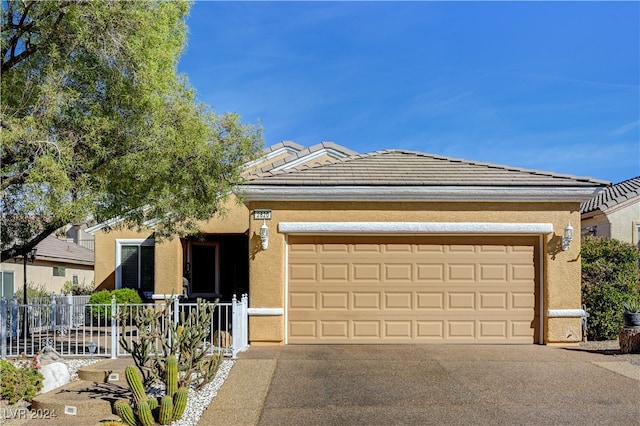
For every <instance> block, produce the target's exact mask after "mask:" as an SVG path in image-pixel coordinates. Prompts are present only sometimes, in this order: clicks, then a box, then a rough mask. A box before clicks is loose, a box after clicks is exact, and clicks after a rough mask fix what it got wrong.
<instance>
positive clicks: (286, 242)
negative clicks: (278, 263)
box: [284, 234, 289, 345]
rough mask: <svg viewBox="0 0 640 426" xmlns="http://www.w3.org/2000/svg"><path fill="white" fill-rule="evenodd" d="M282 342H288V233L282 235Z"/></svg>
mask: <svg viewBox="0 0 640 426" xmlns="http://www.w3.org/2000/svg"><path fill="white" fill-rule="evenodd" d="M284 344H285V345H288V344H289V235H287V234H285V236H284Z"/></svg>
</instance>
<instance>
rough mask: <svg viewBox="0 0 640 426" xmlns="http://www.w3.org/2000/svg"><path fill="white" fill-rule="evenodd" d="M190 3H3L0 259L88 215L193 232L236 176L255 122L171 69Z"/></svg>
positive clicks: (251, 154) (256, 131) (253, 141)
mask: <svg viewBox="0 0 640 426" xmlns="http://www.w3.org/2000/svg"><path fill="white" fill-rule="evenodd" d="M189 8H190V3H189V2H188V1H185V0H175V1H162V0H148V1H147V0H144V1H143V0H132V1H117V0H102V1H75V0H51V1H26V0H25V1H19V0H7V1H6V2H3V5H2V17H1V19H2V33H1V37H2V47H1V56H2V80H1V91H0V96H1V102H0V119H1V125H2V144H1V146H0V154H1V161H0V176H1V179H2V180H1V183H0V196H1V200H0V209H1V210H2V215H3V218H2V219H3V220H2V222H3V226H2V228H1V230H0V235H1V244H2V257H1V260H2V261H4V260H6V259H7V258H9V257H10V256H11V254H15V253H12V252H11V248H12V247H13V248H15V249H17V251H18V252H19V253H23V252H26V251H28V250H29V249H30V248H32V247H34V246H35V245H36V244H37V243H39V242H40V241H42V240H43V239H44V238H45V237H46V236H47V235H49V234H51V233H53V232H54V231H55V230H56V229H58V228H60V227H61V226H63V225H65V224H67V223H74V222H81V221H83V220H85V219H86V217H87V216H91V217H93V218H94V219H95V220H96V221H98V222H104V221H105V220H107V219H113V218H120V219H122V220H121V221H120V222H118V226H124V227H129V228H140V227H143V226H144V224H145V223H147V221H149V220H154V221H155V227H154V231H155V233H156V234H155V237H156V239H159V238H161V237H163V236H164V237H166V236H169V235H175V234H183V233H191V232H194V231H195V230H197V223H198V221H203V220H208V219H210V218H211V216H212V215H214V214H216V212H219V211H220V209H221V205H222V203H223V201H224V200H225V197H226V196H228V195H229V194H231V193H232V192H233V190H234V189H235V188H236V186H237V185H238V184H240V183H242V177H241V172H242V166H243V164H245V163H246V162H247V161H250V160H252V159H253V158H255V155H256V154H257V153H258V152H259V150H260V148H261V144H262V136H261V130H260V128H259V127H256V126H253V125H244V124H241V123H240V118H239V116H238V115H237V114H223V115H218V114H216V113H214V112H213V111H212V110H211V109H210V108H209V107H207V106H206V105H203V104H200V103H198V102H197V101H196V94H195V91H194V90H193V88H192V87H190V86H189V84H188V82H187V79H186V77H185V76H183V75H179V74H178V72H177V63H178V58H179V56H180V54H181V51H182V49H183V46H184V45H185V41H186V34H187V27H186V24H185V19H186V16H187V14H188V12H189ZM15 245H17V246H15Z"/></svg>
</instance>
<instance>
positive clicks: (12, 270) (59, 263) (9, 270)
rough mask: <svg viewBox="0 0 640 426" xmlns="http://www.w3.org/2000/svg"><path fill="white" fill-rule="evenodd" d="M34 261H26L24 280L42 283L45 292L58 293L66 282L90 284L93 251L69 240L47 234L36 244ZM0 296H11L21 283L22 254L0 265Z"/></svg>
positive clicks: (19, 289) (22, 278)
mask: <svg viewBox="0 0 640 426" xmlns="http://www.w3.org/2000/svg"><path fill="white" fill-rule="evenodd" d="M36 248H37V251H36V257H35V260H34V262H27V283H33V284H36V285H42V286H43V287H44V289H45V290H46V291H48V292H55V293H58V294H60V293H61V291H62V287H63V285H64V283H65V282H67V281H69V282H71V283H73V284H78V285H83V284H84V285H90V284H91V283H93V280H94V274H93V251H91V250H89V249H87V248H85V247H81V246H79V245H77V244H74V243H72V242H67V241H63V240H60V239H58V238H56V237H54V236H51V235H50V236H48V237H47V238H45V239H44V240H43V241H41V242H40V244H38V245H37V246H36ZM0 270H1V274H0V275H1V276H2V285H1V286H0V288H1V289H0V292H1V294H0V297H6V298H11V297H13V295H14V293H17V292H19V291H21V290H22V289H23V286H24V262H23V260H22V257H18V258H16V259H15V260H7V261H5V262H3V263H1V264H0Z"/></svg>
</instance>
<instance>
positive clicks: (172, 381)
mask: <svg viewBox="0 0 640 426" xmlns="http://www.w3.org/2000/svg"><path fill="white" fill-rule="evenodd" d="M177 390H178V360H177V359H176V357H175V355H169V357H167V395H169V396H170V397H173V394H174V393H176V391H177Z"/></svg>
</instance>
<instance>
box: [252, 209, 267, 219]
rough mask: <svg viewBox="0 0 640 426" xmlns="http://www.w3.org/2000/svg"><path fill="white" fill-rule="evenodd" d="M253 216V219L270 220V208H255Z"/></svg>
mask: <svg viewBox="0 0 640 426" xmlns="http://www.w3.org/2000/svg"><path fill="white" fill-rule="evenodd" d="M253 218H254V219H255V220H271V209H255V210H254V211H253Z"/></svg>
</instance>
